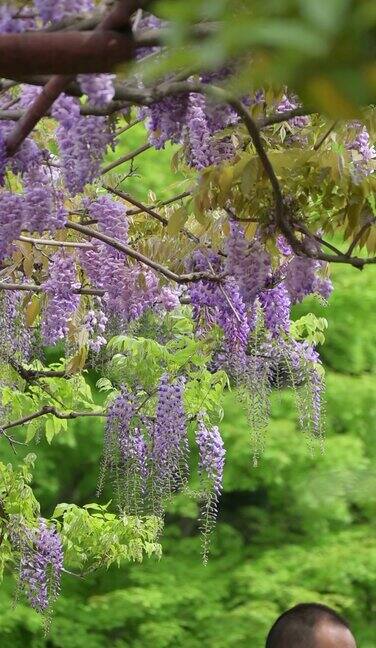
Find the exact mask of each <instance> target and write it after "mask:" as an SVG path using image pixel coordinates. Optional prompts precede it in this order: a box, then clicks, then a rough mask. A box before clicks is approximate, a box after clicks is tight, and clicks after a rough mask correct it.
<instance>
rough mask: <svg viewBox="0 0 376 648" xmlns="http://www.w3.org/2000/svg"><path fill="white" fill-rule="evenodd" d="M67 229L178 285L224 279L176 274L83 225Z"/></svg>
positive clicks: (220, 276) (201, 273) (198, 273)
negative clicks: (113, 249)
mask: <svg viewBox="0 0 376 648" xmlns="http://www.w3.org/2000/svg"><path fill="white" fill-rule="evenodd" d="M65 227H67V228H68V229H73V230H75V231H76V232H81V234H84V235H85V236H90V237H91V238H96V239H98V240H99V241H102V242H103V243H107V245H110V246H111V247H113V248H115V250H118V251H119V252H123V253H124V254H125V255H126V256H129V257H131V258H132V259H135V260H136V261H140V263H143V264H144V265H146V266H148V267H149V268H152V269H153V270H155V271H156V272H158V273H159V274H161V275H163V276H164V277H166V278H167V279H170V280H171V281H175V283H178V284H185V283H192V282H196V281H203V280H204V281H215V282H219V281H222V279H223V278H224V276H223V275H214V274H211V273H208V272H191V273H189V274H181V275H179V274H176V272H173V271H172V270H169V269H168V268H166V267H165V266H162V265H161V264H160V263H157V262H156V261H153V260H152V259H149V258H148V257H146V256H144V255H143V254H141V253H140V252H138V251H137V250H134V249H133V248H131V247H129V245H125V244H124V243H121V242H120V241H117V240H116V239H114V238H111V237H110V236H106V234H102V233H101V232H97V231H95V230H93V229H91V228H90V227H86V226H85V225H80V224H79V223H73V222H72V221H68V222H67V223H66V225H65Z"/></svg>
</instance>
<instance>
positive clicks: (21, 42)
mask: <svg viewBox="0 0 376 648" xmlns="http://www.w3.org/2000/svg"><path fill="white" fill-rule="evenodd" d="M133 49H134V41H133V37H132V35H131V33H130V32H129V33H128V34H122V33H119V32H115V31H104V32H99V31H96V32H90V31H89V32H78V31H77V32H73V31H72V32H57V33H55V32H53V33H38V32H30V33H26V34H1V35H0V76H2V77H17V76H18V75H21V74H22V75H23V76H24V75H29V74H32V75H34V74H64V75H75V74H84V73H92V72H93V73H95V72H109V71H111V70H112V69H113V68H114V67H115V66H116V65H118V64H119V63H122V62H123V61H128V60H130V59H131V58H132V55H133Z"/></svg>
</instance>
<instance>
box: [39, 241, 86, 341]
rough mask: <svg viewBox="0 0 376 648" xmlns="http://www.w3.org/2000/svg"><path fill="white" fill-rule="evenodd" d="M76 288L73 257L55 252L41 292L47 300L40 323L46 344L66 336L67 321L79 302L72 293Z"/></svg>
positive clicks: (77, 297)
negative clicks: (45, 295) (46, 296)
mask: <svg viewBox="0 0 376 648" xmlns="http://www.w3.org/2000/svg"><path fill="white" fill-rule="evenodd" d="M78 287H79V283H77V280H76V266H75V262H74V259H73V257H72V256H69V255H68V254H65V253H64V252H56V254H54V255H53V257H52V263H51V266H50V275H49V278H48V279H47V281H45V282H44V284H43V290H44V292H45V293H46V294H47V295H48V298H49V299H48V303H47V307H46V308H45V311H44V314H43V322H42V335H43V338H44V341H45V343H46V344H55V343H56V342H58V341H59V340H62V339H63V338H64V337H65V336H66V335H67V333H68V330H69V320H70V319H71V317H72V315H73V314H74V312H75V311H76V309H77V307H78V304H79V301H80V297H79V295H77V294H75V293H74V290H75V289H76V288H78Z"/></svg>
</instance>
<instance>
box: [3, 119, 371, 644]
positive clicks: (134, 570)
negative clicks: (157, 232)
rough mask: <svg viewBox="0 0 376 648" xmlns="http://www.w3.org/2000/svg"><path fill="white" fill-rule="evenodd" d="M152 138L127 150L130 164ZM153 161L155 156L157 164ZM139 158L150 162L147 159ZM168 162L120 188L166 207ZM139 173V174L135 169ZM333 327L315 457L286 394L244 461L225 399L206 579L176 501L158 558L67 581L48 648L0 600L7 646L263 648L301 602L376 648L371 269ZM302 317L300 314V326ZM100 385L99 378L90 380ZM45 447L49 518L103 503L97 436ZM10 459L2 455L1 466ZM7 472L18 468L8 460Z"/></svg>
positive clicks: (184, 506) (246, 438) (76, 435)
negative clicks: (334, 614) (219, 484)
mask: <svg viewBox="0 0 376 648" xmlns="http://www.w3.org/2000/svg"><path fill="white" fill-rule="evenodd" d="M144 137H145V135H144V133H143V132H142V131H141V130H140V129H139V128H138V129H135V130H133V131H130V132H129V133H127V134H126V138H124V152H127V151H128V150H131V149H132V148H135V147H137V146H138V145H139V144H140V143H141V142H142V140H143V138H144ZM150 154H151V153H150ZM144 155H148V153H145V154H144ZM169 158H170V152H166V154H163V155H162V156H160V155H159V154H158V160H159V163H158V164H155V161H154V160H150V164H148V165H146V164H143V165H142V168H143V169H144V170H145V169H146V170H147V173H148V175H147V177H133V178H131V181H130V184H127V182H129V181H125V182H124V183H123V186H124V188H126V189H127V190H130V191H133V192H134V191H136V193H137V194H138V195H139V196H140V197H142V198H145V196H146V195H147V189H148V188H152V189H153V190H154V191H157V192H158V196H161V197H164V196H166V195H168V193H166V191H165V188H166V186H167V185H168V184H170V183H171V181H173V182H174V181H176V182H177V192H178V191H179V190H180V188H179V184H178V183H179V180H180V178H178V177H177V178H171V174H170V171H169V166H168V159H169ZM136 166H137V165H136ZM334 281H335V287H336V289H335V292H334V296H333V298H332V300H331V302H330V305H329V307H328V308H326V309H325V312H324V311H323V309H322V307H321V306H320V305H319V304H317V303H314V302H312V303H310V302H308V303H305V304H304V305H303V306H302V307H300V309H299V314H303V313H304V312H308V311H309V310H313V311H314V312H315V313H316V314H318V315H324V316H325V317H327V318H328V320H329V329H328V331H327V341H326V344H325V346H324V347H323V350H322V354H323V357H324V360H325V363H326V367H327V383H328V385H327V440H326V444H325V451H324V453H323V454H322V455H321V454H315V455H312V453H311V451H310V447H309V441H307V439H305V438H304V437H303V436H302V435H301V434H300V433H299V432H298V431H297V425H296V411H295V409H294V407H293V404H292V398H291V395H290V394H289V393H287V392H286V393H283V394H281V395H276V397H275V399H274V404H273V420H272V425H271V427H270V431H269V433H268V436H267V439H266V449H265V453H264V456H263V457H262V460H261V462H260V465H259V466H258V467H257V468H254V467H252V465H251V460H250V456H251V453H250V432H249V427H248V424H247V421H246V418H245V416H244V414H243V413H242V411H241V408H240V406H239V402H238V399H237V396H236V393H228V395H227V398H226V400H227V402H226V407H225V418H224V421H223V424H222V432H223V435H224V438H225V443H226V447H227V451H228V452H227V467H226V471H225V489H224V496H223V499H222V503H221V509H220V517H219V522H218V525H217V529H216V531H215V533H214V536H213V540H212V555H211V559H210V561H209V565H208V566H207V567H203V566H202V564H201V559H200V538H199V533H198V528H197V521H196V513H197V512H196V510H195V505H194V504H192V503H190V502H188V501H186V500H184V499H183V500H178V501H177V502H176V503H175V504H174V507H173V509H172V510H171V512H170V514H169V515H168V517H167V521H166V522H167V525H166V532H165V535H164V538H163V552H164V555H163V557H162V559H161V561H159V562H158V561H157V560H156V559H155V558H151V559H149V560H147V559H146V560H145V561H144V562H143V564H141V565H140V564H135V565H130V566H128V567H126V568H123V569H121V570H117V569H116V568H114V569H110V570H109V571H107V572H105V571H102V572H100V573H97V574H95V575H93V576H92V577H91V578H87V580H85V581H82V580H79V579H77V578H74V577H73V576H69V575H66V576H65V577H64V581H63V587H62V592H63V593H62V596H61V597H60V599H59V601H58V603H57V605H56V610H55V615H54V619H53V623H52V627H51V631H50V635H49V636H48V637H47V638H44V637H43V628H42V621H41V620H40V619H39V618H38V616H37V615H36V614H34V613H33V612H32V611H31V610H30V609H29V608H28V607H26V606H24V605H23V604H21V603H20V604H18V605H17V606H16V607H12V597H13V591H14V581H13V580H12V579H11V578H10V577H6V578H5V581H4V583H3V585H2V587H1V590H0V645H1V646H12V647H14V648H18V647H19V648H21V647H22V648H26V647H29V646H30V648H82V647H83V646H85V648H107V647H108V648H109V647H110V646H111V647H114V648H128V647H129V648H146V647H149V646H153V648H172V647H174V648H180V647H181V648H183V647H184V648H196V647H197V648H198V647H199V646H207V647H208V648H225V647H226V648H228V647H229V648H230V647H232V646H234V647H235V646H236V647H237V648H242V647H244V648H245V647H249V646H252V648H263V645H264V641H265V636H266V633H267V631H268V628H269V627H270V625H271V624H272V622H273V620H274V619H275V618H276V616H277V615H278V614H279V613H280V612H281V611H282V610H284V609H286V608H287V607H289V606H291V605H293V604H295V603H297V602H302V601H311V600H316V601H321V602H324V603H327V604H329V605H333V606H334V607H336V608H337V609H339V610H340V611H342V612H343V613H344V614H345V615H346V616H347V617H348V618H349V620H350V622H351V624H352V625H353V628H354V631H355V633H356V636H357V639H358V642H359V646H360V648H374V647H375V645H376V625H375V621H374V619H375V618H376V535H375V530H376V529H375V527H376V523H375V520H376V435H375V430H374V420H375V418H376V417H375V414H376V402H375V391H376V345H375V341H376V323H375V318H374V312H375V308H376V294H375V291H374V286H373V284H374V271H373V270H372V268H370V269H368V270H366V271H364V272H363V273H360V272H358V271H356V270H353V269H350V268H336V269H335V271H334ZM297 314H298V313H297ZM92 378H93V381H94V380H95V376H93V377H92ZM42 439H43V440H41V442H40V445H39V446H38V449H37V452H38V461H37V464H36V469H35V485H36V487H37V489H36V494H37V496H38V498H39V499H40V501H41V503H42V506H43V508H44V513H45V514H46V515H48V514H51V513H52V510H53V507H54V503H55V502H56V501H57V500H58V501H66V502H75V503H77V504H83V503H85V502H86V501H94V500H95V488H96V479H97V475H98V465H99V457H100V453H101V444H102V422H100V421H97V420H95V419H93V420H90V419H87V420H83V421H82V420H81V421H75V422H73V423H72V425H70V426H69V431H68V432H64V433H61V434H60V435H58V437H56V439H54V441H53V443H52V445H51V446H48V444H47V443H46V441H45V440H44V437H43V438H42ZM7 451H8V450H7V448H4V453H6V452H7ZM9 458H10V455H9Z"/></svg>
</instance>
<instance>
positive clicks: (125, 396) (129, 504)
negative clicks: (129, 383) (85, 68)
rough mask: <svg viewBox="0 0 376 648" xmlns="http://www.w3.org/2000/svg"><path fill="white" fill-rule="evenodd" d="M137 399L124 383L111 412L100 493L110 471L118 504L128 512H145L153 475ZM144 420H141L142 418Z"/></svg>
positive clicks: (106, 434)
mask: <svg viewBox="0 0 376 648" xmlns="http://www.w3.org/2000/svg"><path fill="white" fill-rule="evenodd" d="M136 414H137V400H136V399H135V397H134V396H133V395H132V394H131V393H130V392H129V390H128V389H127V388H126V387H125V386H123V387H122V388H121V391H120V394H119V395H118V396H117V397H116V398H115V399H114V400H113V401H112V402H111V404H110V406H109V408H108V411H107V421H106V428H105V437H104V454H103V462H102V474H101V478H100V482H99V488H98V490H99V492H100V491H101V490H102V487H103V482H104V479H105V477H106V474H107V473H109V475H110V476H111V478H112V480H113V481H114V482H115V486H116V489H117V496H118V503H119V505H120V507H121V508H122V509H123V510H125V511H126V512H127V513H135V512H137V511H143V510H144V509H145V508H146V503H145V502H144V501H143V498H144V495H145V493H146V491H147V483H148V477H149V448H148V445H147V440H146V438H145V436H144V434H143V432H142V430H141V428H140V426H137V425H135V424H134V420H133V419H134V417H135V416H136ZM139 420H140V419H139Z"/></svg>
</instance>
